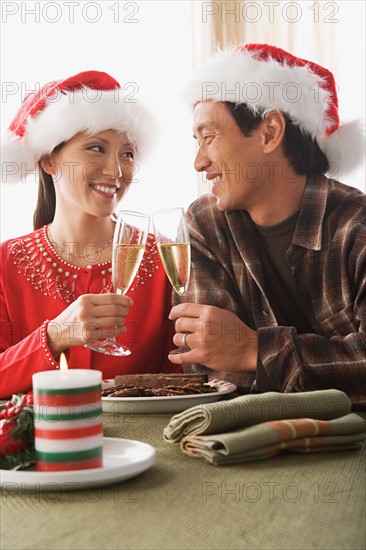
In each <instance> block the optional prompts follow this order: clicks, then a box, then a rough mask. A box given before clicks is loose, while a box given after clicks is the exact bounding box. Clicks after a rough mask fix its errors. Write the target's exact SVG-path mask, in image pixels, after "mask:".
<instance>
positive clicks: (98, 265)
mask: <svg viewBox="0 0 366 550" xmlns="http://www.w3.org/2000/svg"><path fill="white" fill-rule="evenodd" d="M41 231H42V237H43V240H44V242H45V244H46V245H47V250H48V253H50V255H52V256H54V257H55V258H56V259H57V261H58V262H61V263H62V264H64V265H65V266H67V267H69V268H71V269H76V270H77V271H80V270H81V269H85V268H86V269H93V268H103V267H104V266H107V265H108V266H110V265H111V264H112V262H111V260H107V261H106V262H99V263H92V264H88V265H87V266H79V265H75V264H72V263H70V262H67V261H66V260H64V259H63V258H61V256H59V255H58V254H57V252H56V250H55V249H54V248H53V246H52V244H51V242H50V240H49V238H48V232H47V225H44V226H43V227H42V228H41Z"/></svg>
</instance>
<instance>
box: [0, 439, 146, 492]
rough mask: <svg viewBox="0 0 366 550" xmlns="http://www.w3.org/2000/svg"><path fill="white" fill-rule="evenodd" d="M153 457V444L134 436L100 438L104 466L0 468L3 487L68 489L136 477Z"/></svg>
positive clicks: (101, 484)
mask: <svg viewBox="0 0 366 550" xmlns="http://www.w3.org/2000/svg"><path fill="white" fill-rule="evenodd" d="M155 457H156V451H155V448H154V447H152V446H151V445H149V444H148V443H143V442H142V441H135V440H133V439H118V438H114V437H104V438H103V466H102V467H101V468H89V469H88V470H67V471H62V472H37V471H35V466H34V465H33V466H31V467H30V468H26V469H24V470H21V469H16V470H14V469H13V470H0V486H1V488H2V489H3V490H6V491H12V492H19V493H21V491H24V490H34V489H37V490H40V489H41V488H42V490H43V491H70V490H78V489H93V488H95V487H99V486H103V485H111V484H113V483H119V482H122V481H125V480H127V479H130V478H132V477H135V476H137V475H139V474H141V473H142V472H144V471H145V470H147V469H148V468H150V467H151V466H152V465H153V464H154V462H155Z"/></svg>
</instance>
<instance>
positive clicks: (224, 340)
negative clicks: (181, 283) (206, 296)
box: [169, 304, 258, 372]
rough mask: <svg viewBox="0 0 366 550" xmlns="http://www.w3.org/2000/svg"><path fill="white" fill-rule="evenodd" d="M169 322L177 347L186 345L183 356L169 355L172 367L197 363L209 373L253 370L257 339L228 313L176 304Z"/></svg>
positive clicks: (214, 308)
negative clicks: (172, 323) (173, 325)
mask: <svg viewBox="0 0 366 550" xmlns="http://www.w3.org/2000/svg"><path fill="white" fill-rule="evenodd" d="M169 318H170V319H172V320H174V321H175V330H176V334H175V336H174V338H173V342H174V343H175V344H176V345H177V346H181V345H182V344H184V340H183V334H184V333H188V335H187V336H186V344H187V346H189V347H190V348H191V351H188V352H187V353H182V354H177V355H169V360H170V361H171V362H172V363H176V364H182V363H201V364H202V365H205V366H206V367H209V368H210V369H213V370H220V371H225V372H241V371H249V370H255V369H256V366H257V354H258V338H257V333H256V331H254V330H252V329H251V328H249V327H248V326H247V325H246V324H245V323H243V321H241V319H239V317H237V316H236V315H235V314H234V313H232V312H230V311H226V310H225V309H221V308H218V307H215V306H206V305H200V304H179V305H177V306H175V307H173V308H172V310H171V312H170V314H169Z"/></svg>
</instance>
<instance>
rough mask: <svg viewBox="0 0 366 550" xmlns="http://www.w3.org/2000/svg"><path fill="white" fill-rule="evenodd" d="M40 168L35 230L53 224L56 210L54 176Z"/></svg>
mask: <svg viewBox="0 0 366 550" xmlns="http://www.w3.org/2000/svg"><path fill="white" fill-rule="evenodd" d="M62 145H63V143H61V144H60V145H57V147H55V149H54V151H56V152H57V151H59V150H60V149H61V147H62ZM38 166H39V184H38V196H37V204H36V209H35V211H34V214H33V228H34V230H36V229H39V228H40V227H43V226H44V225H47V224H49V223H51V222H52V220H53V218H54V216H55V210H56V193H55V186H54V183H53V179H52V176H50V174H47V172H45V171H44V170H43V168H42V166H41V164H40V163H39V164H38Z"/></svg>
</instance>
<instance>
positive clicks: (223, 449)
mask: <svg viewBox="0 0 366 550" xmlns="http://www.w3.org/2000/svg"><path fill="white" fill-rule="evenodd" d="M365 439H366V421H365V420H364V419H363V418H361V417H359V416H357V415H356V414H348V415H346V416H343V417H341V418H337V419H335V420H313V419H311V418H300V419H290V420H275V421H271V422H264V423H261V424H257V425H256V426H250V427H249V428H244V429H242V430H237V431H233V432H228V433H221V434H217V435H209V436H207V435H206V436H202V435H201V436H199V435H196V436H194V435H190V436H187V437H184V438H183V439H182V441H181V449H182V451H183V453H184V454H186V455H188V456H192V457H196V458H203V459H205V460H207V461H208V462H211V463H212V464H214V465H215V466H220V465H225V464H236V463H239V462H249V461H250V460H258V459H264V458H270V457H271V456H274V455H276V454H278V453H280V452H281V451H293V452H296V453H313V452H321V451H344V450H349V449H358V448H359V447H360V445H361V443H362V441H364V440H365Z"/></svg>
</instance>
